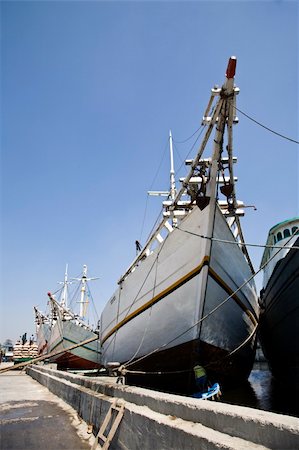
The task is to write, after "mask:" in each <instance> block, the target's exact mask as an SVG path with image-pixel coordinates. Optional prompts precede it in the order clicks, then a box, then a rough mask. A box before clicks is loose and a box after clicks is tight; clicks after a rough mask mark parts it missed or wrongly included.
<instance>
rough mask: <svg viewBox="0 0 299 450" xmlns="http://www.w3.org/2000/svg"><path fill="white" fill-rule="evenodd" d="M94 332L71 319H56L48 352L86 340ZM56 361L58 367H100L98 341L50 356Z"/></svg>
mask: <svg viewBox="0 0 299 450" xmlns="http://www.w3.org/2000/svg"><path fill="white" fill-rule="evenodd" d="M92 337H96V334H95V333H94V332H92V331H90V330H88V329H87V328H84V327H83V326H80V325H78V324H76V323H74V322H72V321H71V320H65V321H62V320H60V319H59V318H58V319H57V321H56V323H55V325H54V326H53V328H52V332H51V337H50V342H49V346H48V349H49V353H50V352H59V351H61V350H64V349H67V348H68V347H71V346H73V345H75V344H78V343H80V342H83V341H86V340H87V339H90V338H92ZM51 361H52V362H57V363H58V366H59V367H60V368H76V369H77V368H82V369H90V368H98V367H100V343H99V341H98V340H96V341H94V342H90V343H88V344H86V345H84V346H82V347H78V348H75V349H73V350H71V351H69V352H66V353H65V354H62V355H58V356H57V357H53V358H51Z"/></svg>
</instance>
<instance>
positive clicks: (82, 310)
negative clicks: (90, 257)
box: [72, 264, 99, 318]
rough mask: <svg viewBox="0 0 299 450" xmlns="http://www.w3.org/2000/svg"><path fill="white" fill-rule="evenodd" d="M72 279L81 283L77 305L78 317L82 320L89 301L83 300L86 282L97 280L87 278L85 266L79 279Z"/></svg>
mask: <svg viewBox="0 0 299 450" xmlns="http://www.w3.org/2000/svg"><path fill="white" fill-rule="evenodd" d="M72 279H73V280H77V281H80V282H81V291H80V292H81V294H80V301H79V302H78V303H79V305H80V310H79V315H80V317H81V318H84V317H85V316H86V315H87V307H88V303H89V301H88V300H87V299H85V293H86V284H87V281H93V280H98V279H99V278H87V266H86V264H84V266H83V272H82V276H81V278H72Z"/></svg>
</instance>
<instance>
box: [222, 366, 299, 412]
mask: <svg viewBox="0 0 299 450" xmlns="http://www.w3.org/2000/svg"><path fill="white" fill-rule="evenodd" d="M221 401H223V402H226V403H231V404H235V405H241V406H249V407H250V408H257V409H263V410H265V411H272V412H276V413H280V414H287V415H290V416H295V417H299V393H298V392H297V393H296V392H295V391H294V390H292V388H291V386H283V385H281V384H279V383H278V382H277V381H276V380H275V379H274V378H273V377H272V375H271V372H270V371H269V370H252V372H251V374H250V376H249V379H248V382H246V383H244V384H242V385H241V386H238V387H237V388H228V389H227V390H224V392H222V397H221Z"/></svg>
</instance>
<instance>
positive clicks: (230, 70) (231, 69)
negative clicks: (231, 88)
mask: <svg viewBox="0 0 299 450" xmlns="http://www.w3.org/2000/svg"><path fill="white" fill-rule="evenodd" d="M236 65H237V58H236V57H235V56H231V57H230V58H229V61H228V65H227V69H226V78H228V79H230V78H234V76H235V73H236Z"/></svg>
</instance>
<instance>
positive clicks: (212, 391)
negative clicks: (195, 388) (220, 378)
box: [192, 383, 221, 400]
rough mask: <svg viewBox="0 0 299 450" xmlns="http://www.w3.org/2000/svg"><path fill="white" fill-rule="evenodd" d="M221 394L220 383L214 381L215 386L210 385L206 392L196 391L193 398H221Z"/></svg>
mask: <svg viewBox="0 0 299 450" xmlns="http://www.w3.org/2000/svg"><path fill="white" fill-rule="evenodd" d="M220 396H221V390H220V386H219V383H214V384H213V386H211V387H209V388H208V389H207V390H206V391H204V392H196V393H195V394H193V395H192V397H193V398H201V399H202V400H207V399H208V398H211V399H212V400H215V398H220Z"/></svg>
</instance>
